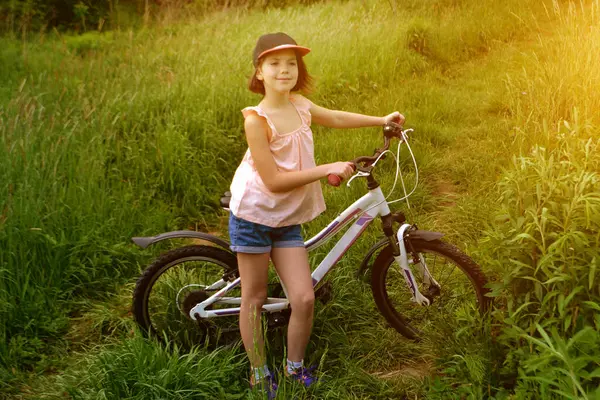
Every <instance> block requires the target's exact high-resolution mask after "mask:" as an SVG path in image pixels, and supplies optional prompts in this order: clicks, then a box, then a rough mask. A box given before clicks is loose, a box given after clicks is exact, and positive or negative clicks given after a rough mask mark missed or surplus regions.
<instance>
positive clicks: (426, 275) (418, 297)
mask: <svg viewBox="0 0 600 400" xmlns="http://www.w3.org/2000/svg"><path fill="white" fill-rule="evenodd" d="M410 228H411V225H410V224H403V225H402V226H401V227H400V229H398V233H397V237H398V245H397V246H396V243H395V242H394V240H390V242H391V243H392V246H393V247H394V259H395V260H396V263H398V265H399V266H400V268H401V269H402V273H403V275H404V279H405V280H406V284H407V285H408V288H409V289H410V291H411V293H412V295H413V297H412V301H414V302H415V303H417V304H419V305H421V306H429V305H430V304H431V302H430V300H429V299H428V298H427V297H425V296H424V295H423V294H422V293H421V292H420V291H419V287H418V286H417V283H416V280H415V276H414V275H413V273H412V270H411V269H410V267H409V264H410V263H411V262H409V260H408V253H407V251H406V245H405V243H404V236H405V234H406V231H407V230H408V229H410ZM396 254H399V255H396ZM415 261H416V260H414V261H413V262H412V263H415ZM418 266H419V270H420V272H421V275H422V276H423V282H424V283H425V284H426V285H428V286H431V285H434V286H436V287H437V288H438V289H440V285H439V283H438V282H437V281H436V280H435V279H434V278H433V276H431V273H430V272H429V269H428V268H427V264H426V262H425V258H424V257H423V255H422V254H419V263H418Z"/></svg>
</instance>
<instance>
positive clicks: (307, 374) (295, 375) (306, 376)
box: [285, 365, 318, 387]
mask: <svg viewBox="0 0 600 400" xmlns="http://www.w3.org/2000/svg"><path fill="white" fill-rule="evenodd" d="M315 369H317V366H316V365H314V366H312V367H310V368H304V367H300V368H298V369H296V370H294V372H292V373H291V374H290V373H289V372H288V371H287V368H286V369H285V376H287V377H289V378H292V379H293V380H295V381H298V382H300V383H301V384H303V385H304V387H309V386H310V385H312V384H313V383H315V382H316V381H318V379H317V377H316V376H314V375H313V374H312V372H313V371H314V370H315Z"/></svg>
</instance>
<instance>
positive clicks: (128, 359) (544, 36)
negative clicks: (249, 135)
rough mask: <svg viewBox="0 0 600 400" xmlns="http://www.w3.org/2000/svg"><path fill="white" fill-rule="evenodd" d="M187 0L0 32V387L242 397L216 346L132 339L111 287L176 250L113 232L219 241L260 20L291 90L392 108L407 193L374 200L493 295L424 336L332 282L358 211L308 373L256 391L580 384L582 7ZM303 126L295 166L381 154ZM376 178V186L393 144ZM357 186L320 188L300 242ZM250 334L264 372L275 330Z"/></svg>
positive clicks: (363, 106) (599, 336)
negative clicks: (141, 13) (294, 77)
mask: <svg viewBox="0 0 600 400" xmlns="http://www.w3.org/2000/svg"><path fill="white" fill-rule="evenodd" d="M196 3H197V4H201V5H202V4H203V5H202V6H198V7H196V8H193V7H188V8H185V7H184V6H183V5H182V6H181V7H183V8H175V9H171V8H168V9H167V10H166V11H165V13H164V14H162V15H160V14H159V15H153V18H151V19H150V20H148V19H147V18H146V20H145V21H144V22H145V23H141V22H140V23H137V24H132V25H131V26H132V27H131V28H124V27H119V26H117V27H115V28H114V29H111V30H107V31H102V32H98V31H95V30H93V28H90V27H88V31H87V32H85V33H82V34H77V35H76V34H68V33H63V32H59V31H57V30H48V31H47V32H42V33H39V32H29V33H27V35H25V34H23V33H22V32H20V31H17V32H11V31H8V32H6V33H5V34H4V35H3V36H0V67H1V68H0V398H7V399H8V398H15V399H54V398H73V399H183V398H190V399H191V398H194V399H245V398H257V399H258V398H260V397H259V396H257V395H256V394H255V393H252V392H251V391H250V389H249V388H248V383H247V379H248V367H249V364H248V361H247V359H246V356H245V353H244V352H243V348H242V347H241V344H238V345H237V346H233V347H220V348H217V349H214V348H211V347H209V346H206V345H203V344H199V345H198V346H197V347H194V348H193V349H192V350H191V351H187V350H184V349H182V348H179V347H177V345H175V344H170V345H168V346H161V345H159V344H158V343H157V342H155V341H153V340H148V339H146V338H144V337H143V335H141V334H140V332H138V331H137V329H136V327H135V323H134V322H133V319H132V315H131V312H130V307H131V295H132V292H133V287H134V285H135V281H136V279H137V277H138V276H139V275H140V274H141V272H142V271H143V270H144V268H145V267H146V266H147V265H148V264H149V263H150V262H151V261H152V260H153V259H154V258H155V257H157V256H158V254H160V253H161V252H164V251H166V250H168V249H171V248H174V247H175V246H177V245H181V244H184V242H183V241H181V240H179V241H175V242H172V243H161V244H160V245H157V246H154V247H152V248H150V249H147V250H142V249H139V248H137V247H135V246H134V245H133V243H131V237H133V236H150V235H155V234H158V233H162V232H166V231H172V230H180V229H192V230H200V231H206V232H212V233H214V234H217V235H220V236H222V237H223V238H227V231H226V227H227V216H226V214H225V212H224V211H223V210H221V209H220V208H219V206H218V200H219V197H220V196H221V194H222V193H223V192H224V191H226V190H228V187H229V184H230V180H231V178H232V176H233V173H234V171H235V168H236V167H237V165H238V163H239V161H240V160H241V157H242V155H243V153H244V151H245V150H246V143H245V138H244V131H243V118H242V114H241V112H240V110H241V109H242V108H244V107H246V106H249V105H255V104H257V103H258V102H259V101H260V98H259V97H258V96H257V95H256V94H253V93H251V92H250V91H249V90H248V89H247V81H248V78H249V76H250V75H251V73H252V63H251V53H252V49H253V46H254V44H255V42H256V39H257V38H258V36H260V35H261V34H263V33H265V32H276V31H284V32H287V33H289V34H290V35H291V36H292V37H294V38H295V39H296V40H297V41H298V43H299V44H302V45H306V46H308V47H310V48H311V49H312V52H311V53H310V54H309V55H308V56H307V57H306V58H305V61H306V63H307V67H308V70H309V72H310V73H311V74H312V75H313V76H314V77H315V78H316V79H315V81H316V84H315V89H314V91H313V93H311V94H310V95H308V97H309V98H310V99H311V100H312V101H313V102H315V103H316V104H319V105H321V106H324V107H327V108H331V109H340V110H345V111H353V112H360V113H365V114H370V115H378V116H383V115H387V114H389V113H390V112H392V111H396V110H397V111H400V112H401V113H403V114H404V115H405V116H406V118H407V122H406V127H409V128H413V129H414V132H413V133H412V134H411V142H410V143H411V147H412V149H413V151H414V152H415V156H416V160H417V163H418V166H419V185H418V188H417V190H416V191H415V193H414V194H413V195H412V196H411V197H410V199H409V200H410V206H409V205H407V204H406V203H405V202H398V203H394V205H393V209H395V210H402V211H403V212H405V213H406V215H407V216H408V217H409V220H410V221H412V222H416V223H417V224H418V225H419V227H420V228H422V229H427V230H433V231H440V232H444V233H445V234H446V237H445V240H447V241H448V242H451V243H453V244H455V245H456V246H458V247H459V248H460V249H461V250H463V251H464V252H466V253H467V254H469V255H470V256H471V257H473V259H474V260H476V261H477V262H478V263H479V264H480V265H481V267H482V269H483V271H484V272H485V273H486V275H487V276H488V278H489V280H490V284H489V287H490V289H491V296H492V297H493V300H494V306H493V309H492V310H491V312H490V314H489V315H486V316H485V317H484V318H481V317H479V316H477V315H471V316H467V317H465V319H464V321H462V325H461V328H460V329H459V330H457V331H455V332H449V333H448V334H447V335H446V336H445V337H444V338H443V340H441V339H439V340H433V341H425V342H419V343H415V342H412V341H409V340H407V339H405V338H403V337H402V336H400V335H399V334H398V333H396V332H395V331H394V330H393V329H391V328H389V326H388V325H387V324H386V322H385V320H384V318H383V316H381V315H380V314H379V313H378V312H377V310H376V307H375V304H374V301H373V298H372V294H371V289H370V287H369V283H368V280H365V279H364V278H363V277H357V274H356V273H357V270H358V267H359V265H360V262H361V260H362V258H363V257H364V255H365V253H366V252H367V251H368V249H369V248H370V247H371V245H372V244H374V243H375V242H376V241H377V240H379V238H380V237H381V236H382V233H381V230H380V229H379V224H378V223H375V224H373V226H372V227H371V229H369V230H368V231H367V232H366V233H365V235H364V236H363V237H362V238H361V240H359V241H357V242H356V244H355V246H354V247H353V248H352V249H351V251H350V252H349V253H348V254H347V255H346V256H344V258H343V259H342V260H341V261H340V263H339V264H338V266H337V268H335V269H334V270H333V271H332V272H331V273H330V275H328V277H327V280H329V281H331V282H332V284H333V300H332V301H331V302H329V303H327V304H326V305H322V304H319V303H317V305H316V313H315V322H314V329H313V335H312V337H311V342H310V343H309V348H308V353H307V360H308V361H309V362H310V363H311V364H315V363H318V364H319V365H320V370H321V371H322V374H323V375H322V382H321V383H320V384H319V385H317V386H316V387H315V388H311V389H310V390H308V391H305V390H302V389H301V388H298V387H295V386H290V385H288V384H284V385H283V386H282V390H280V393H279V396H278V398H281V399H284V398H292V397H295V398H302V399H304V398H306V399H308V398H317V399H483V398H489V399H600V389H599V388H600V333H599V332H600V278H598V275H600V271H597V269H598V268H597V266H598V264H600V175H599V173H600V145H599V142H598V138H599V137H600V2H599V1H598V0H580V1H567V0H537V1H523V0H520V1H517V0H506V1H502V2H499V1H493V0H477V1H476V0H406V1H402V2H400V1H396V0H390V1H383V0H365V1H358V0H347V1H341V0H340V1H320V2H319V1H299V2H295V3H294V4H292V5H288V6H278V7H275V6H274V5H277V4H273V5H271V4H270V3H274V2H263V4H267V3H269V4H268V5H267V6H260V5H258V2H249V3H252V5H253V7H246V6H244V2H242V1H236V2H228V4H230V6H229V7H222V8H219V9H218V10H216V11H214V12H210V10H209V9H208V6H206V4H209V3H210V4H213V3H214V2H213V3H211V2H205V3H206V4H204V3H202V2H196ZM255 3H256V4H255ZM231 4H232V5H231ZM313 132H314V133H315V155H316V159H317V163H327V162H334V161H340V160H350V159H353V158H355V157H358V156H361V155H371V154H372V151H373V149H375V148H376V147H380V146H381V144H382V135H381V130H380V128H366V129H354V130H332V129H325V128H322V127H318V126H313ZM394 146H395V145H394ZM401 159H402V162H401V167H402V170H403V172H404V175H403V176H404V179H405V183H406V186H407V189H408V190H410V188H412V186H413V183H414V179H415V171H414V168H413V166H412V162H411V160H410V156H409V154H408V152H406V149H405V150H403V152H402V153H401ZM376 174H377V177H378V179H379V180H380V182H381V183H382V188H383V190H384V193H386V194H387V193H388V192H389V190H390V189H391V187H392V184H393V181H394V175H395V163H394V162H393V158H392V157H387V158H386V159H385V160H384V161H382V162H381V163H379V164H378V167H377V170H376ZM365 187H366V186H365V184H364V183H363V182H362V181H360V180H355V181H354V182H353V184H352V186H351V187H349V188H348V187H346V186H345V185H342V186H340V187H339V188H334V187H330V186H327V185H326V184H325V183H324V184H323V190H324V195H325V200H326V203H327V211H326V212H325V213H324V214H323V215H322V216H321V217H319V218H317V219H316V220H315V221H313V222H311V223H309V224H307V225H306V226H305V227H304V230H305V232H304V233H305V235H306V236H307V237H308V236H311V235H313V234H316V233H317V232H318V231H320V230H321V229H322V228H323V227H324V226H325V225H326V224H327V223H328V222H329V221H330V220H331V219H333V218H334V217H335V216H336V215H337V214H338V213H339V212H341V211H342V210H344V209H345V208H346V207H347V206H348V205H349V204H351V202H353V201H354V200H355V199H357V198H358V197H360V196H361V195H362V194H363V193H364V192H365ZM402 196H403V192H402V189H401V185H400V184H398V185H397V187H396V190H395V192H394V193H392V195H391V196H390V199H396V198H399V197H402ZM327 250H328V248H319V249H318V250H316V251H315V252H314V253H311V260H313V261H315V262H317V261H318V260H320V259H321V258H322V257H323V256H324V255H325V254H326V252H327ZM267 336H268V339H269V348H268V352H269V357H270V363H271V364H275V365H279V364H281V362H282V360H283V355H284V350H285V349H284V346H283V344H284V343H285V342H284V341H283V332H282V331H269V332H268V335H267Z"/></svg>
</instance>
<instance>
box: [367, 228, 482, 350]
mask: <svg viewBox="0 0 600 400" xmlns="http://www.w3.org/2000/svg"><path fill="white" fill-rule="evenodd" d="M411 247H412V250H413V252H412V254H411V253H410V251H411ZM407 251H409V259H412V258H413V257H414V256H415V255H417V257H418V253H421V254H422V255H423V256H424V257H426V264H427V267H428V269H429V271H430V273H431V275H432V276H433V278H434V279H435V280H436V281H437V282H438V283H439V284H440V286H441V291H439V293H437V292H438V290H437V288H436V287H433V286H432V287H425V286H426V285H425V284H424V283H423V278H422V276H421V274H420V273H419V272H418V268H416V267H415V265H414V264H411V269H412V271H413V274H414V275H415V279H416V283H417V286H418V287H419V291H420V292H421V293H422V294H423V295H425V296H426V297H428V298H429V299H430V301H432V300H433V301H432V302H431V305H430V306H420V305H417V304H416V303H414V302H412V301H411V298H412V293H411V292H410V290H409V288H408V286H407V284H406V281H405V279H404V276H403V274H402V272H401V270H400V266H398V265H397V264H396V263H395V260H394V256H393V254H392V248H391V247H390V246H387V247H386V248H384V249H383V250H382V251H381V252H380V253H379V255H378V256H377V258H376V259H375V262H374V264H373V272H372V275H371V290H372V291H373V296H374V298H375V303H376V304H377V308H378V309H379V311H380V312H381V313H382V314H383V316H384V317H385V319H386V320H387V321H388V323H389V324H390V325H391V326H392V327H393V328H394V329H395V330H396V331H398V332H399V333H401V334H402V335H403V336H405V337H407V338H409V339H413V340H421V339H423V338H425V337H429V338H432V339H433V337H434V336H435V337H438V338H439V337H444V335H447V334H449V331H453V330H455V329H457V328H458V327H459V325H458V324H459V323H458V321H457V319H460V318H462V317H466V316H469V315H470V316H471V317H472V315H473V314H478V312H479V313H482V314H483V313H484V312H485V311H486V310H487V309H488V307H489V298H488V297H486V296H485V294H486V293H487V292H488V289H487V288H485V287H484V286H485V284H486V282H487V280H486V278H485V275H484V274H483V273H482V272H481V269H480V268H479V266H478V265H477V264H476V263H475V262H474V261H473V260H472V259H471V258H470V257H469V256H467V255H465V254H464V253H462V252H461V251H460V250H459V249H458V248H456V247H455V246H453V245H451V244H448V243H445V242H442V241H440V240H433V241H425V240H415V239H412V240H410V244H408V245H407ZM430 256H433V257H434V259H433V261H432V260H431V259H429V260H428V259H427V257H430ZM439 261H443V262H444V264H443V265H440V263H439ZM449 264H451V265H452V266H453V267H452V268H451V269H449V268H447V267H448V266H449ZM390 267H392V268H390ZM443 267H446V270H445V272H444V271H442V268H443ZM456 267H458V269H457V268H456ZM427 286H429V285H427ZM461 313H462V314H461ZM475 318H479V315H476V316H475Z"/></svg>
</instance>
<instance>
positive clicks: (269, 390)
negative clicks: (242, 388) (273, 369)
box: [250, 375, 277, 400]
mask: <svg viewBox="0 0 600 400" xmlns="http://www.w3.org/2000/svg"><path fill="white" fill-rule="evenodd" d="M250 387H252V388H253V389H254V388H257V389H258V390H261V391H263V392H264V393H265V394H266V395H267V398H268V399H269V400H273V399H274V398H275V395H276V394H277V382H275V378H273V376H272V375H267V376H265V377H264V378H262V379H261V380H260V381H258V382H254V378H252V379H251V380H250Z"/></svg>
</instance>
